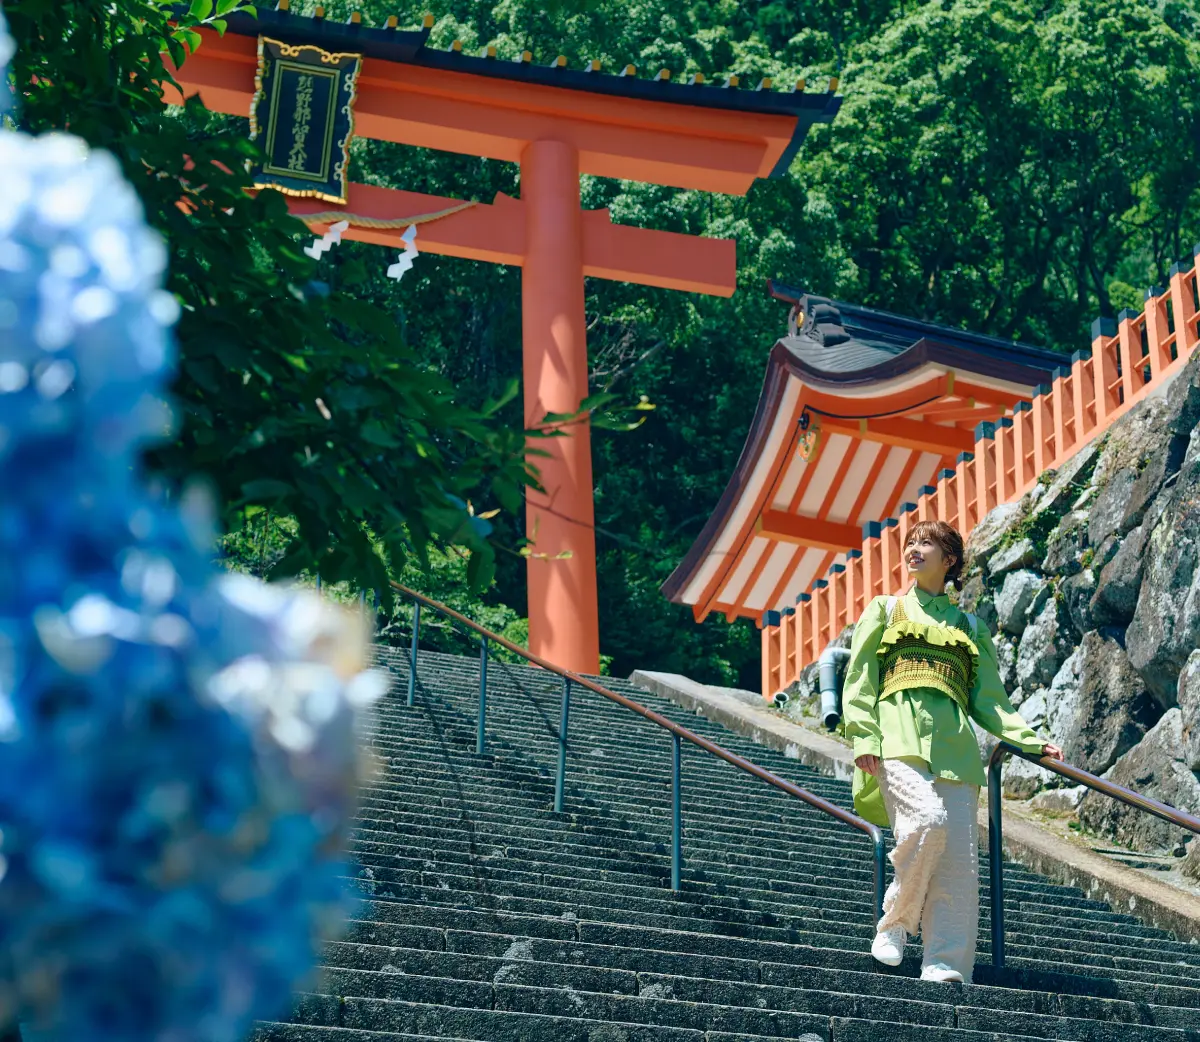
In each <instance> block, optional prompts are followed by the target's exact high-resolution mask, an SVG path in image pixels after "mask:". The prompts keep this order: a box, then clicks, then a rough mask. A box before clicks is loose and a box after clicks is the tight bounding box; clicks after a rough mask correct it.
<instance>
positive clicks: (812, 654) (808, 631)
mask: <svg viewBox="0 0 1200 1042" xmlns="http://www.w3.org/2000/svg"><path fill="white" fill-rule="evenodd" d="M796 614H797V615H803V616H804V623H803V625H804V645H803V647H804V657H805V659H806V660H807V661H809V662H816V660H817V656H818V655H819V654H820V653H821V652H820V650H819V649H817V639H818V637H817V602H816V601H815V600H813V596H812V594H811V593H802V594H800V596H799V597H797V598H796Z"/></svg>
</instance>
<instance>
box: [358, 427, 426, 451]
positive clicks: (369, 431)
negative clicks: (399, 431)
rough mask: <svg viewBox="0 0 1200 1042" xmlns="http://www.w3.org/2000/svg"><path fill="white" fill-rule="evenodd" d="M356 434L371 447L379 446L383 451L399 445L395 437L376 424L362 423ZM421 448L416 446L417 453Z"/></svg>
mask: <svg viewBox="0 0 1200 1042" xmlns="http://www.w3.org/2000/svg"><path fill="white" fill-rule="evenodd" d="M358 433H359V435H360V436H361V437H362V439H363V441H366V442H369V443H370V444H372V445H379V446H380V447H382V448H385V449H394V448H397V447H398V446H399V445H400V442H399V441H397V440H396V438H395V436H394V435H392V434H389V433H388V432H387V431H386V430H384V428H383V427H381V426H380V425H379V424H378V423H364V424H363V425H362V426H361V427H360V428H359V431H358ZM422 448H423V447H422V446H421V445H419V444H418V445H417V451H418V452H420V451H421V450H422ZM422 455H424V453H422Z"/></svg>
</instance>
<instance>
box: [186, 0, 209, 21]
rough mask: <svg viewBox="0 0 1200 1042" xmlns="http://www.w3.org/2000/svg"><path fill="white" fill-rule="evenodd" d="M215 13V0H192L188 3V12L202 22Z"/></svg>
mask: <svg viewBox="0 0 1200 1042" xmlns="http://www.w3.org/2000/svg"><path fill="white" fill-rule="evenodd" d="M212 13H213V0H192V2H191V4H190V5H188V14H189V15H190V16H191V17H192V18H195V19H196V20H197V21H199V22H202V21H204V20H205V19H206V18H208V17H210V16H211V15H212Z"/></svg>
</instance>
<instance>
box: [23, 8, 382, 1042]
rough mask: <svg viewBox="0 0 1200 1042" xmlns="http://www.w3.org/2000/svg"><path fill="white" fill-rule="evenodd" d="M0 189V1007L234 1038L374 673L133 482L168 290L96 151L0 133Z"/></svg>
mask: <svg viewBox="0 0 1200 1042" xmlns="http://www.w3.org/2000/svg"><path fill="white" fill-rule="evenodd" d="M6 45H7V37H6V34H5V32H4V26H3V19H2V16H0V67H2V65H3V61H4V59H5V58H6V57H7V54H6V53H5V47H6ZM0 71H2V70H0ZM4 82H5V80H4V77H3V75H2V74H0V95H2V94H4V93H6V92H5V91H4V90H3V87H2V85H3V84H4ZM2 106H3V98H2V97H0V107H2ZM0 186H2V187H0V1024H4V1023H12V1022H14V1021H15V1020H17V1019H18V1018H20V1019H21V1021H22V1022H23V1023H24V1024H26V1025H27V1026H28V1027H29V1028H32V1029H33V1030H34V1031H35V1032H37V1033H38V1034H39V1036H43V1033H44V1036H43V1037H50V1038H55V1039H63V1040H66V1039H72V1040H76V1039H78V1040H83V1039H88V1040H95V1042H143V1040H145V1042H149V1040H156V1042H201V1040H203V1042H233V1040H235V1039H239V1038H241V1037H244V1035H245V1034H246V1033H247V1031H248V1030H249V1028H250V1026H251V1024H252V1022H253V1021H254V1020H255V1019H263V1018H271V1017H275V1016H279V1015H281V1014H285V1013H286V1011H287V1008H288V1005H289V995H290V993H291V992H292V990H293V989H294V988H296V987H297V986H299V985H300V984H301V983H302V982H303V981H304V979H305V978H306V976H307V975H308V974H309V973H310V972H311V970H312V967H313V964H314V961H315V954H316V950H317V948H318V946H319V944H320V942H321V940H322V939H323V938H325V937H327V936H329V935H331V934H332V933H333V932H334V931H336V929H337V927H338V926H339V925H340V924H341V923H342V922H343V921H344V919H345V916H346V913H347V911H348V910H349V908H350V907H351V906H350V905H349V900H350V899H349V896H348V890H347V886H346V884H345V883H344V878H343V877H345V876H348V875H349V874H350V872H349V871H348V869H347V866H346V864H345V858H346V855H345V854H344V846H345V833H346V829H347V827H348V823H349V818H350V815H351V813H352V811H353V805H354V799H355V794H356V789H357V786H358V783H359V781H360V779H361V775H362V772H363V770H364V769H365V765H364V764H363V763H362V761H361V759H360V756H359V754H358V752H357V749H356V731H357V722H358V717H359V711H360V709H361V708H362V707H365V706H367V705H369V704H370V703H371V702H372V701H374V700H375V699H376V698H378V697H379V695H380V694H381V693H382V687H383V682H382V679H381V678H380V677H379V676H378V675H377V674H373V673H370V672H366V671H364V658H365V648H366V641H367V639H368V634H367V633H366V629H365V623H363V622H361V621H360V620H358V619H357V618H356V617H355V616H352V615H347V614H342V613H337V612H335V611H334V610H333V609H332V608H329V607H327V606H325V605H324V604H322V602H320V601H319V600H317V599H316V598H315V597H313V596H312V595H302V594H298V593H294V592H290V591H285V590H280V589H276V588H272V587H268V586H265V585H263V584H261V583H258V582H257V581H256V580H253V579H249V578H247V577H244V576H231V575H226V574H224V573H223V572H221V571H220V570H219V569H218V568H217V566H216V565H215V563H214V562H213V560H212V554H211V549H210V547H211V545H212V537H213V531H212V526H211V521H210V516H211V515H210V511H209V510H208V509H207V508H206V504H205V501H204V497H203V496H202V495H200V494H198V493H190V494H185V495H183V496H182V497H175V498H174V499H171V498H170V497H168V496H167V495H166V494H165V493H163V492H161V491H156V490H155V489H154V488H153V487H150V486H148V485H147V483H146V482H145V480H144V479H143V477H142V475H141V472H140V464H139V457H140V453H141V452H142V450H143V449H144V448H145V447H146V446H147V445H148V444H150V443H152V442H154V441H155V440H158V439H161V438H162V437H163V436H164V435H166V434H168V433H169V432H170V430H171V426H172V416H171V411H170V408H169V405H168V404H167V402H166V400H165V397H164V388H165V387H166V384H167V382H168V380H169V379H170V376H171V367H172V364H173V359H174V352H173V348H172V342H171V338H170V327H171V325H172V324H173V322H174V320H175V317H176V312H177V305H176V303H175V300H174V298H173V297H172V296H170V295H168V294H167V293H165V292H164V291H163V290H162V288H161V287H162V280H163V266H164V261H165V252H164V249H163V246H162V244H161V242H160V241H159V240H158V239H157V237H156V236H155V235H154V234H153V233H152V232H150V231H149V230H148V229H147V228H146V226H145V224H144V221H143V219H142V213H141V209H140V205H139V202H138V199H137V197H136V195H135V193H134V192H133V190H132V189H131V188H130V187H129V185H128V184H126V183H125V182H124V181H123V180H122V178H121V176H120V173H119V171H118V168H117V164H116V162H115V161H114V160H113V159H112V158H111V157H110V156H108V155H106V154H103V153H95V152H89V151H88V150H87V148H86V147H85V146H83V145H82V144H81V143H80V142H79V141H78V140H76V139H73V138H71V137H68V136H65V135H55V136H47V137H43V138H40V139H36V140H35V139H32V138H29V137H26V136H24V135H21V134H18V133H15V132H12V131H9V130H5V129H3V128H0Z"/></svg>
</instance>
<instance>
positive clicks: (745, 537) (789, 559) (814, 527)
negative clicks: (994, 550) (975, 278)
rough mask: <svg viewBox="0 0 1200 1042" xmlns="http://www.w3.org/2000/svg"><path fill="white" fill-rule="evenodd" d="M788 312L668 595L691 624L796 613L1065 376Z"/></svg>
mask: <svg viewBox="0 0 1200 1042" xmlns="http://www.w3.org/2000/svg"><path fill="white" fill-rule="evenodd" d="M768 289H769V292H770V293H771V295H772V296H774V297H775V298H776V299H779V300H782V301H785V302H787V303H789V304H791V305H792V307H791V310H790V313H789V317H788V325H789V329H788V333H787V335H786V336H784V337H781V338H780V339H779V340H778V341H777V342H776V344H775V346H774V347H773V348H772V350H771V353H770V356H769V358H768V362H767V372H766V377H765V380H764V382H763V390H762V393H761V395H760V397H759V402H758V408H757V409H756V411H755V416H754V420H753V422H752V424H751V427H750V431H749V433H748V434H747V437H746V443H745V445H744V447H743V449H742V454H741V457H740V459H739V460H738V464H737V467H736V468H735V470H734V473H733V475H732V477H731V478H730V481H729V484H728V485H727V486H726V489H725V492H724V493H723V494H722V496H721V498H720V500H719V501H718V503H717V506H716V509H715V510H714V511H713V514H712V516H711V517H710V518H709V520H708V523H707V524H706V525H705V526H704V529H703V531H702V532H701V533H700V536H699V537H698V538H697V540H696V542H695V543H694V544H693V545H692V547H691V549H690V550H689V551H688V553H687V555H686V557H685V558H684V560H683V561H682V562H681V563H680V565H679V567H678V568H676V569H675V571H674V572H673V573H672V574H671V576H670V578H669V579H668V580H667V581H666V583H664V584H663V592H664V594H665V595H666V596H667V597H668V599H670V600H671V601H673V602H674V603H677V604H690V605H692V608H693V612H694V614H695V616H696V618H697V620H701V619H703V618H704V617H705V616H706V615H707V614H708V613H709V612H711V611H721V612H724V614H725V615H726V616H727V617H728V618H730V619H733V618H736V617H738V616H745V617H751V618H761V616H762V614H763V612H765V611H770V610H779V609H781V608H785V607H787V606H790V605H792V604H794V603H795V602H796V600H797V598H798V597H799V596H800V595H802V594H804V593H805V592H806V591H807V590H808V589H809V588H810V586H811V585H812V583H813V582H814V581H815V580H818V579H820V578H821V577H822V576H823V575H825V574H826V573H827V572H828V571H829V569H830V567H831V566H836V565H837V563H838V562H839V560H841V559H844V556H845V553H846V552H847V551H849V550H852V549H854V548H857V547H859V546H860V545H861V543H862V528H863V526H864V525H867V524H869V523H870V522H877V521H880V520H882V519H884V518H887V517H889V516H891V515H892V514H894V513H897V512H898V510H899V509H900V507H901V505H902V504H905V503H909V502H912V501H914V500H915V499H916V498H917V496H918V494H919V493H920V492H921V491H922V490H923V489H925V488H926V487H928V486H930V485H932V484H933V482H934V481H935V480H936V478H937V475H938V474H939V472H940V471H941V470H943V469H946V468H949V467H953V466H954V464H955V463H956V462H957V460H958V459H959V457H960V455H961V454H963V453H969V452H970V451H971V450H972V448H973V447H974V444H975V435H974V431H975V428H976V426H977V425H978V424H980V423H984V422H995V421H996V420H997V419H999V418H1000V417H1002V416H1003V415H1005V413H1007V412H1010V411H1011V409H1012V408H1013V406H1015V405H1016V404H1017V403H1018V402H1021V401H1023V400H1025V399H1027V398H1028V397H1030V396H1031V395H1032V393H1033V392H1034V390H1035V389H1036V388H1037V387H1038V386H1040V385H1043V384H1047V383H1049V382H1050V380H1051V379H1052V378H1053V376H1054V373H1055V370H1056V369H1058V368H1060V367H1063V366H1065V365H1067V364H1068V361H1069V360H1068V359H1067V358H1066V356H1064V355H1060V354H1057V353H1055V352H1052V351H1046V350H1043V349H1041V348H1037V347H1031V346H1029V345H1027V344H1020V343H1010V342H1008V341H1004V340H1001V339H999V338H997V337H990V336H983V335H981V334H977V333H970V332H966V331H963V330H958V329H953V328H950V327H946V326H940V325H936V324H933V323H928V322H921V321H919V320H916V319H911V318H907V317H905V316H902V315H894V314H890V313H888V312H883V311H875V310H872V309H870V308H863V307H858V306H855V305H850V304H844V303H841V302H839V301H834V300H829V299H828V298H825V297H819V296H816V295H814V294H808V293H805V292H803V291H802V290H799V289H795V288H793V287H789V286H785V285H782V284H780V283H776V282H774V281H772V282H770V283H769V284H768Z"/></svg>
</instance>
